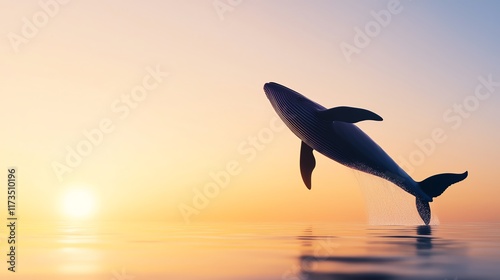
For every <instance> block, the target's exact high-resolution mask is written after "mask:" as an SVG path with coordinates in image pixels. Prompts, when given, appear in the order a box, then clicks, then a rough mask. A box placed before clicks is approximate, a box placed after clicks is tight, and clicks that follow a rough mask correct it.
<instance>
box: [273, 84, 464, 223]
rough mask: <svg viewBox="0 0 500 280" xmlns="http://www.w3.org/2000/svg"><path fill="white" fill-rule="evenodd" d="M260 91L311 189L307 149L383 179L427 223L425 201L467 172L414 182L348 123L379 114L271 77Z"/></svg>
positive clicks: (311, 161)
mask: <svg viewBox="0 0 500 280" xmlns="http://www.w3.org/2000/svg"><path fill="white" fill-rule="evenodd" d="M264 92H265V93H266V95H267V98H268V99H269V101H270V102H271V105H272V106H273V108H274V110H275V111H276V113H277V114H278V115H279V116H280V118H281V119H282V120H283V122H284V123H285V124H286V125H287V126H288V128H289V129H290V130H291V131H292V132H293V133H294V134H295V135H296V136H297V137H299V139H300V140H302V144H301V148H300V172H301V175H302V180H303V181H304V183H305V185H306V186H307V188H308V189H311V176H312V172H313V170H314V167H315V166H316V160H315V158H314V154H313V150H316V151H318V152H319V153H321V154H323V155H325V156H327V157H328V158H330V159H332V160H334V161H336V162H338V163H340V164H343V165H345V166H348V167H350V168H353V169H356V170H359V171H363V172H366V173H369V174H372V175H375V176H378V177H381V178H383V179H386V180H388V181H390V182H392V183H394V184H395V185H397V186H398V187H400V188H401V189H403V190H404V191H406V192H408V193H410V194H412V195H413V196H415V198H416V205H417V211H418V213H419V215H420V217H421V218H422V220H423V221H424V223H425V224H426V225H428V224H429V222H430V220H431V209H430V207H429V202H432V200H433V198H434V197H438V196H440V195H441V194H442V193H443V192H444V191H445V190H446V189H447V188H448V187H449V186H450V185H452V184H454V183H457V182H459V181H462V180H463V179H465V178H466V177H467V174H468V173H467V171H465V172H464V173H462V174H453V173H444V174H438V175H434V176H431V177H429V178H427V179H425V180H423V181H421V182H416V181H415V180H413V179H412V178H411V177H410V176H409V175H408V174H407V173H406V172H405V171H404V170H403V169H402V168H401V167H399V165H398V164H397V163H396V162H394V160H393V159H392V158H391V157H390V156H389V155H388V154H387V153H386V152H385V151H384V150H383V149H382V148H380V146H379V145H377V144H376V143H375V142H374V141H373V140H372V139H371V138H370V137H369V136H368V135H366V134H365V133H364V132H363V131H362V130H361V129H359V128H358V127H357V126H356V125H355V124H354V123H356V122H359V121H364V120H373V121H382V118H381V117H380V116H379V115H377V114H375V113H373V112H371V111H368V110H365V109H360V108H353V107H345V106H342V107H334V108H331V109H326V108H325V107H323V106H321V105H319V104H318V103H316V102H314V101H312V100H310V99H308V98H306V97H305V96H303V95H302V94H300V93H298V92H296V91H294V90H292V89H289V88H287V87H285V86H282V85H280V84H277V83H274V82H270V83H266V84H265V85H264Z"/></svg>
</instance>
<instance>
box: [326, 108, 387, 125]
mask: <svg viewBox="0 0 500 280" xmlns="http://www.w3.org/2000/svg"><path fill="white" fill-rule="evenodd" d="M319 116H320V117H321V118H323V119H326V120H328V121H340V122H347V123H356V122H359V121H366V120H372V121H381V120H382V117H381V116H379V115H377V114H375V113H373V112H372V111H368V110H365V109H361V108H353V107H347V106H341V107H335V108H331V109H327V110H323V111H319Z"/></svg>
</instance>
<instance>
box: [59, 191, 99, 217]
mask: <svg viewBox="0 0 500 280" xmlns="http://www.w3.org/2000/svg"><path fill="white" fill-rule="evenodd" d="M95 210H96V197H95V195H94V193H93V192H92V191H91V189H90V188H89V187H85V186H73V187H69V188H68V189H67V190H66V191H65V192H64V194H63V196H62V211H63V214H64V215H65V216H66V217H68V218H74V219H83V218H89V217H90V216H92V214H93V213H94V211H95Z"/></svg>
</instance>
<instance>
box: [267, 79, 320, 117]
mask: <svg viewBox="0 0 500 280" xmlns="http://www.w3.org/2000/svg"><path fill="white" fill-rule="evenodd" d="M264 92H265V93H266V96H267V99H269V102H271V105H272V106H273V107H274V109H275V110H276V112H278V114H279V115H282V116H287V117H289V118H294V117H295V115H296V114H297V112H299V111H301V110H314V111H316V110H318V109H324V107H322V106H321V105H319V104H317V103H315V102H313V101H312V100H309V99H308V98H307V97H305V96H303V95H302V94H300V93H298V92H296V91H294V90H292V89H289V88H287V87H285V86H283V85H280V84H278V83H274V82H269V83H266V84H265V85H264Z"/></svg>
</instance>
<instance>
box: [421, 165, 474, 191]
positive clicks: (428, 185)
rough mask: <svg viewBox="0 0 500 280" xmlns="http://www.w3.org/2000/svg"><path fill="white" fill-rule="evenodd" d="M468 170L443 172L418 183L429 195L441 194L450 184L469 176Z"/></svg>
mask: <svg viewBox="0 0 500 280" xmlns="http://www.w3.org/2000/svg"><path fill="white" fill-rule="evenodd" d="M467 175H468V172H467V171H465V172H464V173H462V174H453V173H443V174H437V175H434V176H431V177H429V178H427V179H425V180H423V181H422V182H420V183H418V184H419V186H420V188H421V189H422V190H423V191H424V192H425V194H427V195H428V196H429V197H438V196H440V195H441V194H442V193H443V192H444V191H445V190H446V189H447V188H448V187H449V186H450V185H453V184H455V183H458V182H460V181H462V180H463V179H465V178H467Z"/></svg>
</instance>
